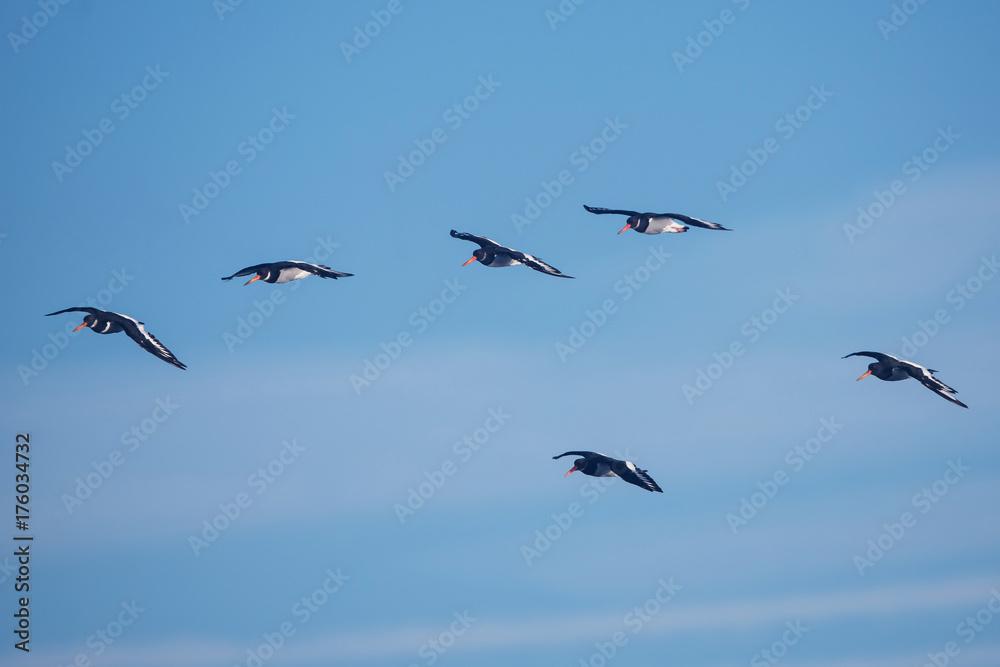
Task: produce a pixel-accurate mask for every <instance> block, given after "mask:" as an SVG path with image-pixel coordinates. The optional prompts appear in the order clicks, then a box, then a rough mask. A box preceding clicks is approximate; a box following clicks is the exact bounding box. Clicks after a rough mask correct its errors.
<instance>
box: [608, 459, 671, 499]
mask: <svg viewBox="0 0 1000 667" xmlns="http://www.w3.org/2000/svg"><path fill="white" fill-rule="evenodd" d="M611 470H613V471H614V473H615V474H616V475H618V476H619V477H621V478H622V479H624V480H625V481H626V482H628V483H629V484H635V485H636V486H638V487H641V488H643V489H646V490H647V491H658V492H660V493H663V489H661V488H660V485H659V484H657V483H656V482H654V481H653V478H652V477H650V476H649V475H647V474H646V471H645V470H642V469H640V468H637V467H636V465H635V464H634V463H632V462H631V461H618V460H615V464H614V465H613V466H612V467H611Z"/></svg>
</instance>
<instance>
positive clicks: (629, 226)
mask: <svg viewBox="0 0 1000 667" xmlns="http://www.w3.org/2000/svg"><path fill="white" fill-rule="evenodd" d="M631 227H632V225H625V226H624V227H622V231H621V232H618V233H619V234H621V233H622V232H624V231H625V230H626V229H631Z"/></svg>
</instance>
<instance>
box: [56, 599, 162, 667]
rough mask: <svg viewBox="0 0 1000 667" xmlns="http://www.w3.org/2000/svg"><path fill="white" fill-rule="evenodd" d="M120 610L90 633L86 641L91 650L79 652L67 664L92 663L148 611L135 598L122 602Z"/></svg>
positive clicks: (82, 664)
mask: <svg viewBox="0 0 1000 667" xmlns="http://www.w3.org/2000/svg"><path fill="white" fill-rule="evenodd" d="M120 606H121V611H119V612H118V613H117V614H116V615H115V616H114V617H113V618H112V619H111V620H110V621H108V622H107V624H105V625H104V627H101V628H98V629H97V630H95V631H94V632H93V633H91V634H90V635H88V637H87V640H86V642H85V644H86V646H87V648H88V649H90V651H89V652H86V653H84V652H80V653H77V654H76V655H75V656H74V657H73V659H72V660H68V661H67V662H66V664H67V665H81V666H84V665H90V664H91V661H92V660H93V659H94V658H98V657H100V656H102V655H104V653H105V651H107V650H108V649H109V648H111V646H113V645H114V643H115V642H116V641H118V639H119V638H120V637H121V636H122V635H123V634H125V630H126V629H127V628H129V627H131V626H132V625H134V624H135V622H136V620H137V619H138V618H139V614H141V613H143V612H144V611H146V609H145V607H140V606H139V605H138V604H136V601H135V600H132V601H131V602H125V601H124V600H123V601H122V602H121V605H120Z"/></svg>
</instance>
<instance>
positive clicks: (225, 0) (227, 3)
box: [212, 0, 243, 23]
mask: <svg viewBox="0 0 1000 667" xmlns="http://www.w3.org/2000/svg"><path fill="white" fill-rule="evenodd" d="M242 4H243V0H212V9H214V10H215V15H216V16H218V17H219V22H220V23H221V22H222V21H225V20H226V14H231V13H233V12H235V11H236V8H237V7H239V6H240V5H242Z"/></svg>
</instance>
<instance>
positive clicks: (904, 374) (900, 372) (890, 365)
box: [842, 352, 969, 408]
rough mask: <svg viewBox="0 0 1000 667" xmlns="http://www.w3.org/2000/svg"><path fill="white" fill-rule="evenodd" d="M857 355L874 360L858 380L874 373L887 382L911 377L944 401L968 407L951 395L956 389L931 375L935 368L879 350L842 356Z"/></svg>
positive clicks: (955, 392)
mask: <svg viewBox="0 0 1000 667" xmlns="http://www.w3.org/2000/svg"><path fill="white" fill-rule="evenodd" d="M858 356H861V357H871V358H872V359H875V360H876V361H874V362H872V363H870V364H868V372H867V373H865V374H864V375H862V376H861V377H859V378H858V379H859V380H863V379H864V378H866V377H868V376H869V375H874V376H875V377H877V378H878V379H879V380H885V381H887V382H897V381H899V380H907V379H909V378H913V379H914V380H917V381H919V382H920V384H922V385H924V386H925V387H927V388H928V389H930V390H931V391H933V392H934V393H935V394H937V395H938V396H940V397H941V398H943V399H945V400H946V401H951V402H952V403H954V404H955V405H961V406H962V407H963V408H968V407H969V406H968V405H966V404H965V403H963V402H962V401H960V400H958V399H957V398H955V397H954V396H952V394H957V393H958V392H957V391H955V390H954V389H952V388H951V387H949V386H948V385H946V384H945V383H944V382H941V380H938V379H937V378H936V377H934V376H933V375H932V374H933V373H937V371H935V370H931V369H929V368H924V367H923V366H919V365H917V364H915V363H913V362H912V361H904V360H902V359H897V358H896V357H894V356H892V355H891V354H882V353H881V352H852V353H851V354H848V355H845V356H844V357H842V358H843V359H846V358H847V357H858Z"/></svg>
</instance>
